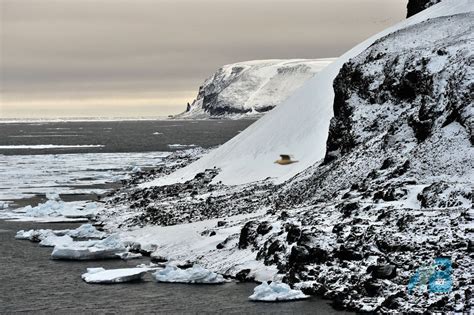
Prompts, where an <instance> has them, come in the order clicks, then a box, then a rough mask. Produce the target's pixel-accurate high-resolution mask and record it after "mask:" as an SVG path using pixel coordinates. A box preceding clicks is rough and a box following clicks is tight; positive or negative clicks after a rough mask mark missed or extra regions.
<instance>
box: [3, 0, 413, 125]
mask: <svg viewBox="0 0 474 315" xmlns="http://www.w3.org/2000/svg"><path fill="white" fill-rule="evenodd" d="M0 3H1V6H0V11H1V12H0V14H1V16H0V45H1V51H0V71H1V72H0V75H1V77H0V97H1V98H0V118H10V117H47V116H116V117H117V116H150V115H152V116H158V115H168V114H173V113H178V112H180V111H182V110H183V109H184V108H185V105H186V102H188V101H189V102H190V101H192V99H193V98H194V96H195V95H196V93H197V89H198V87H199V85H200V84H201V83H202V81H203V80H204V79H205V78H206V77H207V76H209V75H211V74H212V73H213V72H214V71H215V70H216V69H217V68H218V67H219V66H221V65H223V64H227V63H233V62H237V61H244V60H253V59H268V58H320V57H334V56H339V55H341V54H342V53H344V52H345V51H346V50H348V49H350V48H351V47H352V46H354V45H355V44H357V43H358V42H360V41H361V40H363V39H365V38H367V37H369V36H370V35H372V34H374V33H376V32H378V31H380V30H382V29H384V28H386V27H387V26H389V25H392V24H394V23H396V22H397V21H399V20H402V19H403V18H404V16H405V7H406V0H0Z"/></svg>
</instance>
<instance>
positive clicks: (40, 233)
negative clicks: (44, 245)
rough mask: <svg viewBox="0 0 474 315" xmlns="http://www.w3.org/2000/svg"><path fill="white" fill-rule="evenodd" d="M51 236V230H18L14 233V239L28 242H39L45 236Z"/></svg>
mask: <svg viewBox="0 0 474 315" xmlns="http://www.w3.org/2000/svg"><path fill="white" fill-rule="evenodd" d="M51 234H53V233H52V231H51V230H43V229H41V230H28V231H25V230H20V231H18V232H16V235H15V239H17V240H28V241H32V242H40V241H42V240H43V239H44V238H46V237H47V236H49V235H51Z"/></svg>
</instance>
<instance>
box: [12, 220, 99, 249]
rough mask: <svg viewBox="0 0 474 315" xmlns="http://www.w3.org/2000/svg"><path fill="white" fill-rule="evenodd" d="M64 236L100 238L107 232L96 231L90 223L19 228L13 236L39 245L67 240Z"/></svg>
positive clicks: (51, 244) (53, 244)
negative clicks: (64, 227) (72, 226)
mask: <svg viewBox="0 0 474 315" xmlns="http://www.w3.org/2000/svg"><path fill="white" fill-rule="evenodd" d="M64 236H67V237H68V238H69V239H71V240H72V238H94V239H102V238H105V237H106V236H107V234H106V233H105V232H100V231H98V230H97V229H96V228H95V227H94V226H93V225H92V224H83V225H81V226H79V227H78V228H76V229H72V230H50V229H40V230H28V231H25V230H20V231H18V232H17V233H16V236H15V238H16V239H17V240H29V241H32V242H40V245H42V246H55V245H56V244H55V242H56V241H57V242H59V243H64V242H65V241H66V240H68V238H64ZM61 237H63V238H61ZM46 239H47V240H46ZM43 241H44V242H43ZM46 244H49V245H46Z"/></svg>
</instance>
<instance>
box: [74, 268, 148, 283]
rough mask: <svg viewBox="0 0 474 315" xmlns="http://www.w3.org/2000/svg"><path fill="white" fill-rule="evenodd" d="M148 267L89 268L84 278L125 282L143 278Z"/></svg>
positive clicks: (86, 279) (94, 280) (96, 281)
mask: <svg viewBox="0 0 474 315" xmlns="http://www.w3.org/2000/svg"><path fill="white" fill-rule="evenodd" d="M147 271H148V269H147V268H122V269H109V270H105V269H104V268H87V272H86V273H84V274H83V275H82V280H84V281H85V282H87V283H123V282H130V281H137V280H141V279H142V278H143V276H144V275H145V274H146V273H147Z"/></svg>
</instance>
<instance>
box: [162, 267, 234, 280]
mask: <svg viewBox="0 0 474 315" xmlns="http://www.w3.org/2000/svg"><path fill="white" fill-rule="evenodd" d="M153 276H154V277H155V279H156V281H158V282H175V283H201V284H219V283H224V282H226V281H225V279H224V277H222V276H221V275H219V274H217V273H215V272H212V271H210V270H207V269H205V268H203V267H201V266H199V265H194V266H193V267H192V268H189V269H180V268H178V267H175V266H171V265H168V266H166V268H165V269H163V270H159V271H157V272H155V273H154V274H153Z"/></svg>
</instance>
